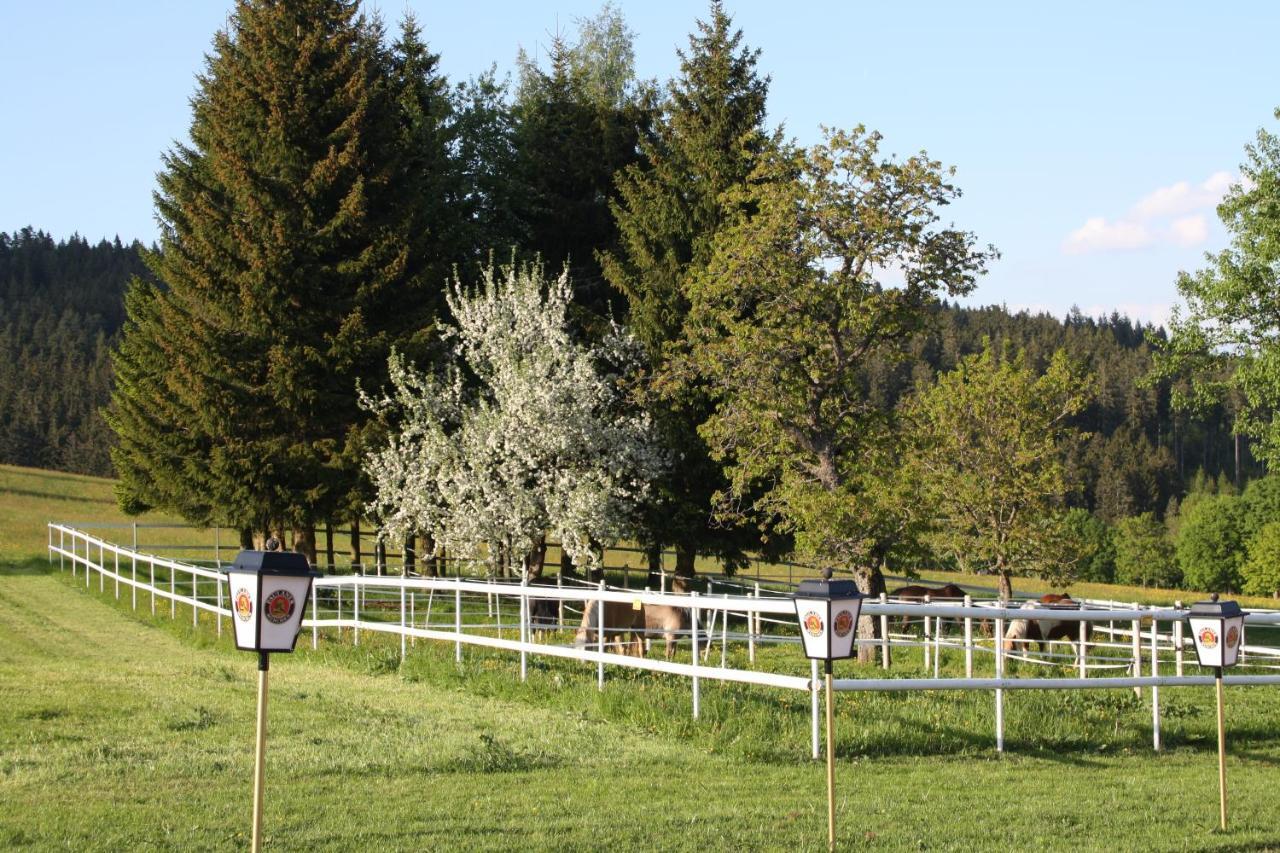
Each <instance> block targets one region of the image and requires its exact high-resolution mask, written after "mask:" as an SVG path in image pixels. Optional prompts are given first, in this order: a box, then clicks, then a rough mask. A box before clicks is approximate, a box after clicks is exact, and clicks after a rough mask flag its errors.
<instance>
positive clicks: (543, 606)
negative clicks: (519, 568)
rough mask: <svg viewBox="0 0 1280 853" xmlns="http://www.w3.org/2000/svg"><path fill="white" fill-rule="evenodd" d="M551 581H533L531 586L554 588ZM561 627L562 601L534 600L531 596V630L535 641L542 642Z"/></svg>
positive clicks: (540, 579)
mask: <svg viewBox="0 0 1280 853" xmlns="http://www.w3.org/2000/svg"><path fill="white" fill-rule="evenodd" d="M552 585H553V584H552V583H551V581H550V580H548V579H546V578H539V579H537V580H535V581H531V582H530V583H529V586H552ZM559 627H560V601H559V599H555V598H534V597H533V596H532V595H531V596H529V628H530V630H532V631H533V634H534V641H535V642H539V643H540V642H542V641H543V640H544V639H546V634H547V632H548V631H555V630H557V629H558V628H559Z"/></svg>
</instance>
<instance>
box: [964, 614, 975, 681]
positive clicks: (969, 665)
mask: <svg viewBox="0 0 1280 853" xmlns="http://www.w3.org/2000/svg"><path fill="white" fill-rule="evenodd" d="M964 606H965V607H972V606H973V596H971V595H966V596H965V597H964ZM964 677H965V678H973V617H972V616H966V617H964Z"/></svg>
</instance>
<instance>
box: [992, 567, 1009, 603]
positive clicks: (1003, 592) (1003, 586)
mask: <svg viewBox="0 0 1280 853" xmlns="http://www.w3.org/2000/svg"><path fill="white" fill-rule="evenodd" d="M996 571H997V572H999V574H1000V601H1001V602H1002V603H1008V602H1010V601H1012V600H1013V579H1012V578H1011V577H1009V570H1008V569H1006V568H1005V567H1004V566H999V567H997V569H996Z"/></svg>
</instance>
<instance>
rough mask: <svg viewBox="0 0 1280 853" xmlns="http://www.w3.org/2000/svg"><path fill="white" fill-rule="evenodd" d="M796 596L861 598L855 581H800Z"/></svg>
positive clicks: (814, 579)
mask: <svg viewBox="0 0 1280 853" xmlns="http://www.w3.org/2000/svg"><path fill="white" fill-rule="evenodd" d="M795 597H796V598H861V597H862V593H860V592H859V591H858V585H857V584H856V583H854V582H853V581H833V580H827V579H823V580H817V579H816V578H813V579H809V580H802V581H800V586H799V587H797V588H796V594H795Z"/></svg>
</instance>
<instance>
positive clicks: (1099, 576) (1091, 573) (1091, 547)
mask: <svg viewBox="0 0 1280 853" xmlns="http://www.w3.org/2000/svg"><path fill="white" fill-rule="evenodd" d="M1062 524H1063V528H1064V531H1065V533H1066V537H1065V538H1066V541H1067V544H1068V551H1067V553H1066V554H1064V555H1063V557H1062V562H1064V563H1066V564H1068V565H1072V566H1074V567H1075V571H1074V574H1075V576H1076V577H1078V578H1080V579H1081V580H1085V581H1093V582H1094V583H1111V582H1112V581H1113V580H1114V579H1115V573H1116V543H1115V538H1114V535H1113V533H1112V530H1111V528H1110V527H1108V526H1107V524H1106V522H1104V521H1102V520H1101V519H1099V518H1098V517H1097V516H1095V515H1093V514H1092V513H1091V512H1089V511H1088V510H1087V509H1081V508H1079V507H1076V508H1074V509H1070V510H1067V513H1066V515H1065V516H1063V519H1062Z"/></svg>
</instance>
